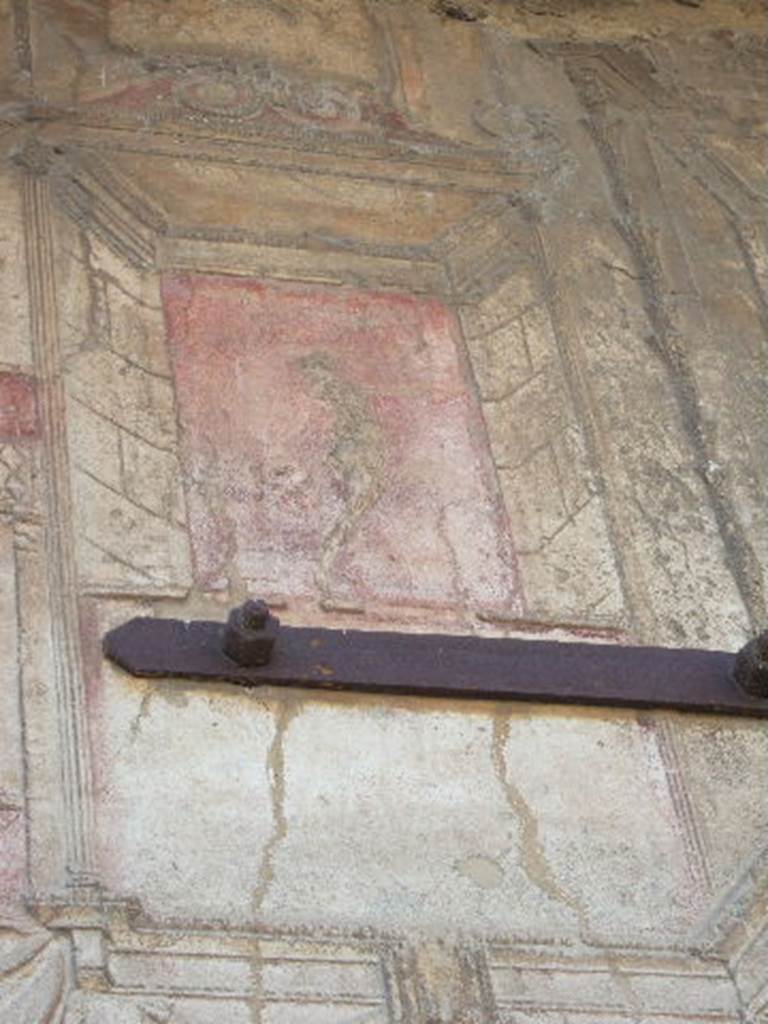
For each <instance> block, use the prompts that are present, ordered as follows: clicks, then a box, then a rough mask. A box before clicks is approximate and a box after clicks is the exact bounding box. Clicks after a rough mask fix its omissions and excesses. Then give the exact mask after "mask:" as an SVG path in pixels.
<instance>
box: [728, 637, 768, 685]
mask: <svg viewBox="0 0 768 1024" xmlns="http://www.w3.org/2000/svg"><path fill="white" fill-rule="evenodd" d="M733 678H734V679H735V680H736V682H737V683H738V684H739V686H740V687H741V688H742V690H745V691H746V692H747V693H751V694H753V695H754V696H755V697H768V632H765V633H761V634H760V636H758V637H755V639H754V640H750V641H749V643H748V644H745V645H744V647H742V649H741V650H740V651H739V653H738V654H737V655H736V664H735V665H734V667H733Z"/></svg>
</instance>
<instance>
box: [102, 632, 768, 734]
mask: <svg viewBox="0 0 768 1024" xmlns="http://www.w3.org/2000/svg"><path fill="white" fill-rule="evenodd" d="M224 633H225V625H224V624H223V623H219V622H189V623H186V622H181V621H179V620H177V619H154V618H138V619H133V620H131V621H130V622H127V623H126V624H125V625H122V626H119V627H117V628H116V629H113V630H112V631H111V632H110V633H108V634H107V636H106V637H105V639H104V651H105V654H106V655H107V657H109V658H110V659H111V660H112V661H114V662H115V663H116V664H117V665H119V666H120V667H121V668H124V669H125V670H126V671H128V672H130V673H131V674H133V675H136V676H165V677H177V678H178V677H187V678H193V679H200V680H224V681H229V682H232V683H237V684H239V685H241V686H260V685H263V684H269V685H272V686H299V687H312V688H316V687H320V688H323V689H332V690H358V691H365V692H374V693H383V694H413V695H417V696H439V697H464V698H475V699H477V698H482V699H491V700H525V701H541V702H553V703H559V704H588V705H608V706H614V707H630V708H673V709H677V710H679V711H698V712H714V713H718V714H728V715H750V716H757V717H768V699H766V698H763V697H757V696H752V695H750V694H749V693H747V692H745V691H744V690H743V689H742V688H741V687H740V686H739V685H738V684H737V683H736V682H735V681H734V680H733V678H732V672H733V668H734V663H735V660H736V655H734V654H728V653H725V652H722V651H698V650H687V649H683V650H668V649H665V648H659V647H620V646H609V645H605V644H586V643H555V642H551V641H534V640H510V639H487V638H483V637H475V636H442V635H423V634H411V633H375V632H361V631H357V630H330V629H300V628H292V627H290V626H282V627H281V628H280V632H279V639H278V641H277V643H276V645H275V649H274V652H273V654H272V657H271V661H270V662H269V664H267V665H263V666H261V667H245V666H242V665H239V664H237V663H236V662H235V661H233V660H232V659H231V658H230V657H228V656H227V655H226V654H224V652H223V650H222V645H223V641H224Z"/></svg>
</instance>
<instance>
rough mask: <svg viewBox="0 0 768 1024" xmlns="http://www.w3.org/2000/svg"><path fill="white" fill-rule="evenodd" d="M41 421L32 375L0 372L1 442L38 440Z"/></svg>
mask: <svg viewBox="0 0 768 1024" xmlns="http://www.w3.org/2000/svg"><path fill="white" fill-rule="evenodd" d="M39 436H40V422H39V419H38V415H37V394H36V389H35V383H34V381H33V380H32V378H31V377H27V376H25V375H24V374H21V373H0V442H7V441H29V440H37V438H39Z"/></svg>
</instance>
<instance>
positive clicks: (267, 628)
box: [223, 600, 280, 667]
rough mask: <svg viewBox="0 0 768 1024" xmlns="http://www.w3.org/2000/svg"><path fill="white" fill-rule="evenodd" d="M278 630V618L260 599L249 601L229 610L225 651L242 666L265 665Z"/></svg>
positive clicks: (225, 631)
mask: <svg viewBox="0 0 768 1024" xmlns="http://www.w3.org/2000/svg"><path fill="white" fill-rule="evenodd" d="M279 631H280V620H279V619H276V618H275V616H274V615H270V612H269V608H268V607H267V605H266V604H265V603H264V602H263V601H253V600H248V601H246V602H245V603H244V604H242V605H240V607H239V608H233V609H232V611H231V612H230V613H229V618H228V620H227V625H226V628H225V630H224V642H223V647H224V653H225V654H226V655H227V657H229V658H231V659H232V660H233V661H236V662H237V663H238V665H242V666H243V667H255V666H258V665H266V664H268V662H269V660H270V658H271V657H272V651H273V649H274V646H275V642H276V640H277V636H278V633H279Z"/></svg>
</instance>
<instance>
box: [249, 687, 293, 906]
mask: <svg viewBox="0 0 768 1024" xmlns="http://www.w3.org/2000/svg"><path fill="white" fill-rule="evenodd" d="M300 710H301V705H300V703H299V702H298V701H297V700H295V699H293V700H286V701H282V702H281V703H280V705H279V708H278V710H277V712H276V714H275V733H274V736H273V737H272V742H271V744H270V746H269V750H268V751H267V762H266V773H267V778H268V779H269V793H270V799H271V803H272V834H271V835H270V837H269V839H268V840H267V842H266V844H265V846H264V852H263V853H262V857H261V865H260V866H259V875H258V882H257V885H256V888H255V889H254V891H253V909H254V912H255V914H256V915H257V916H258V915H259V914H260V913H261V910H262V907H263V905H264V900H265V898H266V896H267V893H268V892H269V889H270V887H271V885H272V882H273V881H274V878H275V853H276V851H277V847H278V846H279V844H280V842H281V841H282V840H283V839H284V838H285V836H286V833H287V831H288V821H287V819H286V816H285V748H284V742H285V734H286V731H287V729H288V726H289V725H290V723H291V721H292V719H293V718H295V717H296V715H298V714H299V712H300Z"/></svg>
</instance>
